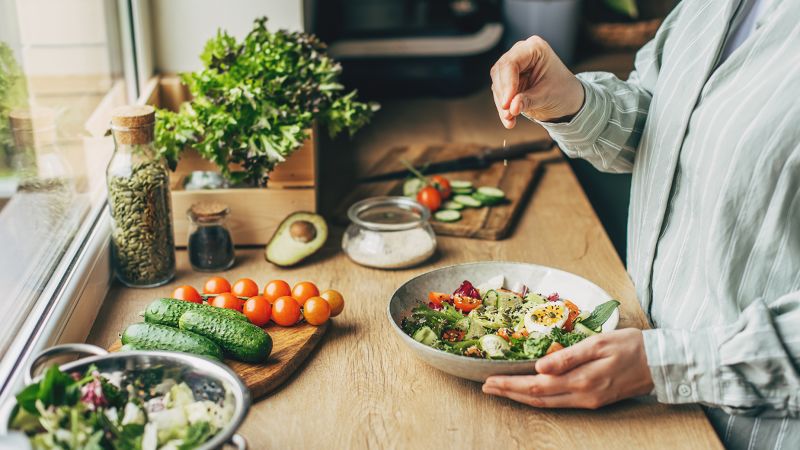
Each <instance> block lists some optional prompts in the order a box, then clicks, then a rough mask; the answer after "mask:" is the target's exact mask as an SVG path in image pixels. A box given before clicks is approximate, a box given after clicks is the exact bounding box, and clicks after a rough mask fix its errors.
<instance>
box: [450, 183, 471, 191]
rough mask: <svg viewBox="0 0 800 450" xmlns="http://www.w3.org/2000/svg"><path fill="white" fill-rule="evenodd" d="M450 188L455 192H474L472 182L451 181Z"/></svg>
mask: <svg viewBox="0 0 800 450" xmlns="http://www.w3.org/2000/svg"><path fill="white" fill-rule="evenodd" d="M450 187H451V188H453V190H456V189H465V190H469V191H471V190H472V182H471V181H464V180H451V181H450Z"/></svg>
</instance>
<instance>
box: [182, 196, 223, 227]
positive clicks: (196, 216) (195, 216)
mask: <svg viewBox="0 0 800 450" xmlns="http://www.w3.org/2000/svg"><path fill="white" fill-rule="evenodd" d="M229 212H230V209H229V208H228V205H226V204H225V203H222V202H215V201H208V202H199V203H195V204H193V205H192V206H191V207H190V208H189V211H188V216H189V218H190V219H192V220H193V221H196V222H214V221H217V220H220V219H223V218H225V216H227V215H228V213H229Z"/></svg>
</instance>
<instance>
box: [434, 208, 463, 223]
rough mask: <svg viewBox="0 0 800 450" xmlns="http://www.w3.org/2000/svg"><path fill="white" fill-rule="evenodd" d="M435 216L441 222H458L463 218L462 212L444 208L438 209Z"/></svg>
mask: <svg viewBox="0 0 800 450" xmlns="http://www.w3.org/2000/svg"><path fill="white" fill-rule="evenodd" d="M433 218H434V219H436V220H438V221H439V222H458V221H459V220H461V213H460V212H458V211H454V210H452V209H442V210H440V211H436V213H435V214H434V215H433Z"/></svg>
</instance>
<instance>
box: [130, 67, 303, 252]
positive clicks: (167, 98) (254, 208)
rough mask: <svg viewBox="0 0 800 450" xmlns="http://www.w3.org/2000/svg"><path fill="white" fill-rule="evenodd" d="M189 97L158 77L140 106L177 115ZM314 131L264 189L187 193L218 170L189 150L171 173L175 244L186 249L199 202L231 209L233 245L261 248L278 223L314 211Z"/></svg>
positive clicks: (176, 80)
mask: <svg viewBox="0 0 800 450" xmlns="http://www.w3.org/2000/svg"><path fill="white" fill-rule="evenodd" d="M189 98H190V96H189V92H188V90H187V89H186V87H185V86H184V85H182V84H181V82H180V79H179V78H178V77H177V76H157V77H154V78H152V79H151V80H150V81H148V83H147V85H146V89H145V90H144V92H143V94H142V96H141V97H140V98H139V102H138V103H140V104H149V105H154V106H158V107H160V108H167V109H170V110H173V111H175V110H177V109H178V107H179V106H180V104H181V103H183V102H185V101H187V100H189ZM316 134H317V132H316V130H315V129H310V130H308V136H309V137H308V139H306V142H305V143H304V144H303V147H302V148H300V149H298V150H297V151H296V152H295V153H293V154H292V156H291V157H289V158H287V160H286V161H285V162H284V163H282V164H279V165H278V166H277V167H276V168H275V170H274V171H273V172H272V173H271V174H270V180H269V185H268V187H266V188H252V189H249V188H248V189H209V190H199V191H186V190H184V189H183V183H184V179H185V177H186V176H187V175H188V174H189V173H191V172H192V171H195V170H215V169H216V166H215V165H214V164H212V163H210V162H208V161H206V160H204V159H203V158H201V157H200V155H198V154H197V153H195V152H194V151H192V150H191V149H188V150H186V151H184V152H183V153H182V155H181V160H180V162H179V163H178V167H177V169H176V170H175V172H173V173H171V174H170V178H171V180H170V181H171V183H170V184H171V188H172V215H173V222H174V226H175V245H177V246H178V247H185V246H186V243H187V241H188V231H189V219H188V218H187V216H186V211H187V210H188V209H189V207H190V206H191V205H192V204H194V203H197V202H200V201H219V202H222V203H225V204H227V205H228V206H229V207H230V209H231V215H230V216H229V220H228V226H229V228H230V230H231V234H232V235H233V242H234V243H235V244H236V245H262V244H266V243H267V241H269V239H270V238H271V237H272V234H273V233H274V232H275V229H276V228H277V226H278V224H279V223H280V221H281V220H283V219H284V218H285V217H286V216H287V215H289V214H290V213H292V212H295V211H312V212H316V211H317V174H318V165H317V161H318V158H317V145H316Z"/></svg>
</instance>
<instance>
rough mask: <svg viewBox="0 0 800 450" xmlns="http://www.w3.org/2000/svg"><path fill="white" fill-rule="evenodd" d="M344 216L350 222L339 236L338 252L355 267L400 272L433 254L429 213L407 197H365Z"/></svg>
mask: <svg viewBox="0 0 800 450" xmlns="http://www.w3.org/2000/svg"><path fill="white" fill-rule="evenodd" d="M347 216H348V217H349V218H350V221H351V222H352V223H351V224H350V226H349V227H348V228H347V231H346V232H345V234H344V236H343V237H342V249H343V250H344V252H345V253H346V254H347V256H348V257H349V258H350V259H351V260H352V261H353V262H355V263H357V264H360V265H362V266H368V267H375V268H378V269H401V268H405V267H411V266H415V265H417V264H421V263H422V262H424V261H426V260H428V258H430V257H431V256H432V255H433V254H434V253H435V252H436V235H435V234H434V233H433V228H432V227H431V225H430V223H428V220H429V219H430V216H431V213H430V211H428V208H425V207H424V206H422V205H421V204H419V203H417V202H416V201H414V200H412V199H410V198H407V197H373V198H368V199H366V200H362V201H360V202H357V203H355V204H353V206H351V207H350V209H349V210H348V211H347Z"/></svg>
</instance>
